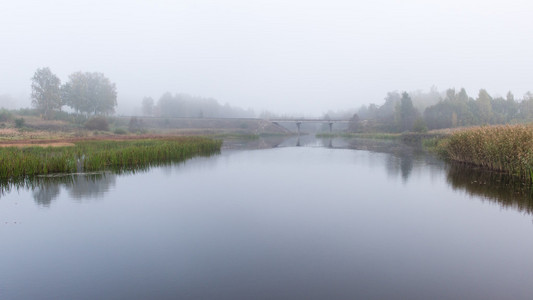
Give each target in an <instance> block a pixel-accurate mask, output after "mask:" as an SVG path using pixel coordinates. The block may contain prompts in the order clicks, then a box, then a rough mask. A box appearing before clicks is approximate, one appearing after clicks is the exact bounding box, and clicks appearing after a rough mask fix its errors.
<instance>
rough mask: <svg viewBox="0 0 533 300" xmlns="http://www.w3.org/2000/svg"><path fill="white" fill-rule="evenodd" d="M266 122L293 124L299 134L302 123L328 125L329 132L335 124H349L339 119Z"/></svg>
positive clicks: (300, 119)
mask: <svg viewBox="0 0 533 300" xmlns="http://www.w3.org/2000/svg"><path fill="white" fill-rule="evenodd" d="M268 121H270V122H272V123H274V124H276V125H279V123H294V124H296V127H298V133H300V126H301V125H302V123H323V124H328V125H329V132H332V131H333V124H337V123H350V120H340V119H306V118H285V119H269V120H268Z"/></svg>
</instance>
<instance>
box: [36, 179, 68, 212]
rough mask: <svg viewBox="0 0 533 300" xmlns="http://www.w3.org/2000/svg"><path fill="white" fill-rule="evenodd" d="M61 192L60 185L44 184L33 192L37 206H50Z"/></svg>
mask: <svg viewBox="0 0 533 300" xmlns="http://www.w3.org/2000/svg"><path fill="white" fill-rule="evenodd" d="M60 191H61V189H60V186H59V185H58V184H44V185H42V186H40V187H37V188H36V189H34V190H33V193H32V194H33V199H34V200H35V202H37V204H39V205H42V206H47V207H48V206H50V203H52V200H54V199H55V198H56V197H57V196H59V192H60Z"/></svg>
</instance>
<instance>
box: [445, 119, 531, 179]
mask: <svg viewBox="0 0 533 300" xmlns="http://www.w3.org/2000/svg"><path fill="white" fill-rule="evenodd" d="M437 149H438V151H439V152H440V153H441V154H442V155H443V156H444V157H445V158H447V159H449V160H452V161H456V162H461V163H468V164H473V165H477V166H481V167H483V168H487V169H492V170H497V171H501V172H505V173H508V174H510V175H514V176H519V177H520V178H522V179H523V180H525V181H528V182H533V126H531V125H529V126H526V125H505V126H488V127H475V128H469V129H465V130H461V131H458V132H455V133H453V134H452V135H450V136H449V137H448V138H445V139H442V140H441V141H440V142H439V144H438V146H437Z"/></svg>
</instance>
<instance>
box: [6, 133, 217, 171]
mask: <svg viewBox="0 0 533 300" xmlns="http://www.w3.org/2000/svg"><path fill="white" fill-rule="evenodd" d="M221 145H222V142H221V141H219V140H213V139H208V138H202V137H174V138H160V139H143V140H128V141H84V142H77V143H75V145H74V146H71V147H47V148H43V147H27V148H21V149H19V148H14V147H9V148H0V178H14V177H21V176H32V175H43V174H52V173H74V172H82V171H83V172H90V171H102V170H115V171H120V170H123V169H135V168H145V167H149V166H152V165H159V164H163V163H169V162H178V161H183V160H185V159H187V158H191V157H194V156H198V155H211V154H214V153H218V152H219V151H220V147H221Z"/></svg>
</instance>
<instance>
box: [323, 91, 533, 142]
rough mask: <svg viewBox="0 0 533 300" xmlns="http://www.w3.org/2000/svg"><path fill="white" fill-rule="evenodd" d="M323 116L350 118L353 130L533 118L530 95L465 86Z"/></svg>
mask: <svg viewBox="0 0 533 300" xmlns="http://www.w3.org/2000/svg"><path fill="white" fill-rule="evenodd" d="M324 117H325V118H333V119H335V118H348V117H351V118H352V119H353V120H354V121H356V122H354V123H356V124H357V125H356V126H352V128H351V129H352V131H385V132H403V131H425V130H428V129H429V130H431V129H441V128H454V127H462V126H474V125H492V124H506V123H526V122H532V121H533V94H532V93H530V92H527V93H526V94H525V95H524V96H523V97H522V99H515V97H514V95H513V93H511V92H508V93H507V95H506V97H505V98H503V97H492V96H491V95H490V94H489V93H488V92H487V91H486V90H484V89H481V90H479V93H478V95H477V96H476V97H475V98H474V97H470V96H469V95H468V94H467V93H466V90H465V89H464V88H461V89H460V90H459V91H458V92H457V91H456V90H455V89H448V90H447V91H446V92H445V93H444V94H441V93H439V92H438V91H437V89H436V88H432V89H430V91H429V92H421V91H417V92H411V93H407V92H403V93H401V94H400V93H399V92H397V91H394V92H389V93H387V96H386V97H385V103H383V104H382V105H377V104H370V105H364V106H362V107H361V108H359V109H358V110H354V111H351V112H347V111H345V112H331V111H330V112H328V113H327V114H325V115H324Z"/></svg>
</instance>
